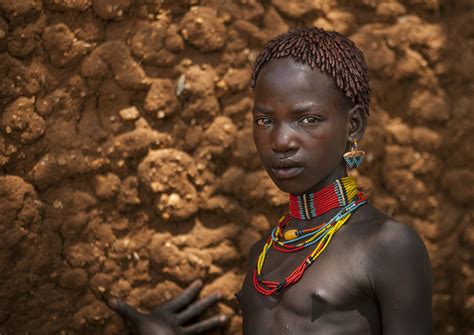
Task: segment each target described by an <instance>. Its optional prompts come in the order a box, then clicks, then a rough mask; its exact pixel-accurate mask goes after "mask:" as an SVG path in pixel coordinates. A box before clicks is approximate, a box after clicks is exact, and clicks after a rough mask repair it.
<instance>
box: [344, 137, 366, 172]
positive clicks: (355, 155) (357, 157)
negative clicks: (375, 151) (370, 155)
mask: <svg viewBox="0 0 474 335" xmlns="http://www.w3.org/2000/svg"><path fill="white" fill-rule="evenodd" d="M364 157H365V152H364V151H362V150H359V149H357V140H354V141H353V142H352V145H351V151H349V152H346V153H345V154H344V160H345V161H346V164H347V166H349V168H351V169H356V168H358V167H359V166H360V164H361V163H362V161H363V160H364Z"/></svg>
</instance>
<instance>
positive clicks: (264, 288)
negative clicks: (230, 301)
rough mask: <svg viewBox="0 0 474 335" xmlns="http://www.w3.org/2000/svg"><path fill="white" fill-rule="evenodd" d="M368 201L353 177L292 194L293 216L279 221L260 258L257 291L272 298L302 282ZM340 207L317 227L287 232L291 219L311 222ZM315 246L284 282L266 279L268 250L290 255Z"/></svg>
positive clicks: (256, 283)
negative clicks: (302, 278)
mask: <svg viewBox="0 0 474 335" xmlns="http://www.w3.org/2000/svg"><path fill="white" fill-rule="evenodd" d="M366 202H367V199H366V198H365V197H364V195H363V194H362V193H360V192H359V191H358V190H357V185H356V183H355V181H354V179H353V178H352V177H344V178H342V179H340V180H336V181H335V182H334V183H332V184H331V185H329V186H327V187H325V188H323V189H322V190H320V191H318V192H315V193H311V194H303V195H301V196H295V195H290V213H288V214H286V215H284V216H283V217H282V218H281V219H280V220H279V222H278V225H277V226H276V227H275V228H274V229H273V230H272V233H271V235H270V236H269V237H268V240H267V242H266V243H265V245H264V247H263V250H262V252H261V253H260V256H259V257H258V260H257V266H256V269H255V271H254V275H253V283H254V286H255V289H256V290H257V291H258V292H260V293H261V294H263V295H266V296H268V295H272V294H274V293H278V292H279V291H281V290H282V289H283V288H285V287H288V286H291V285H294V284H295V283H296V282H298V281H299V280H300V279H301V277H302V276H303V274H304V272H305V271H306V270H307V269H308V268H309V267H310V266H311V264H313V263H314V261H315V260H316V259H317V258H318V257H319V255H321V254H322V253H323V252H324V250H326V248H327V247H328V245H329V243H330V242H331V239H332V238H333V236H334V234H335V233H336V232H337V231H338V230H339V229H340V228H341V227H342V226H343V225H344V224H345V223H346V222H347V221H348V220H349V218H350V216H351V213H352V212H353V211H355V210H356V209H357V208H359V207H360V206H362V205H363V204H365V203H366ZM338 207H342V209H341V210H340V211H339V212H338V213H337V214H336V215H335V216H334V217H332V218H331V219H330V220H329V221H327V222H325V223H323V224H321V225H319V226H317V227H312V228H309V229H304V230H296V229H290V230H287V231H285V228H286V226H287V225H288V223H289V221H290V219H291V217H295V218H297V219H300V220H309V219H311V218H314V217H316V216H318V215H321V214H323V213H325V212H327V211H329V210H331V209H334V208H338ZM315 244H316V248H315V249H314V250H313V251H312V252H311V254H309V255H308V256H307V257H306V258H305V259H304V260H303V262H302V263H301V264H300V265H299V266H298V267H297V268H296V269H295V270H294V271H293V272H292V273H291V274H290V275H289V276H288V277H286V278H285V279H284V280H283V281H281V282H274V281H268V280H264V279H263V275H262V269H263V264H264V262H265V257H266V255H267V253H268V250H270V249H271V248H272V247H273V248H274V249H275V250H277V251H279V252H285V253H289V252H296V251H299V250H302V249H305V248H307V247H310V246H312V245H315Z"/></svg>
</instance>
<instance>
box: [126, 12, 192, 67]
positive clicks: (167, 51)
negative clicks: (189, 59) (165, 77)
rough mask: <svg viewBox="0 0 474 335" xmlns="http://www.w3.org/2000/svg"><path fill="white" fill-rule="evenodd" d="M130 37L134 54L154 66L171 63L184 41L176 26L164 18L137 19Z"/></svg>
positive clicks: (181, 48)
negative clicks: (154, 19) (152, 20)
mask: <svg viewBox="0 0 474 335" xmlns="http://www.w3.org/2000/svg"><path fill="white" fill-rule="evenodd" d="M134 30H135V33H134V34H133V35H132V37H131V39H130V48H131V50H132V52H133V54H134V55H136V56H137V57H138V58H139V59H141V60H142V61H143V62H144V63H145V64H149V65H156V66H169V65H172V64H173V63H174V62H175V61H176V58H177V54H178V53H179V52H180V51H181V50H183V49H184V41H183V39H182V37H181V36H180V35H179V33H178V27H177V26H176V25H175V24H170V23H169V21H168V20H167V19H166V18H163V19H162V20H159V21H154V22H148V21H139V22H137V24H136V27H135V29H134Z"/></svg>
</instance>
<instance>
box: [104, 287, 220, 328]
mask: <svg viewBox="0 0 474 335" xmlns="http://www.w3.org/2000/svg"><path fill="white" fill-rule="evenodd" d="M201 287H202V281H200V280H197V281H195V282H194V283H192V284H191V285H190V286H189V287H188V288H186V289H185V290H184V291H183V292H182V293H181V294H180V295H178V296H177V297H176V298H174V299H173V300H170V301H169V302H167V303H164V304H163V305H160V306H158V307H157V308H156V309H154V310H153V311H152V312H151V313H150V314H143V313H140V312H138V311H136V310H135V309H134V308H132V307H131V306H130V305H128V304H126V303H124V302H123V301H120V300H118V299H115V298H112V299H110V300H109V305H110V307H111V308H112V309H113V310H115V311H116V312H117V313H118V314H119V315H120V316H122V317H123V318H124V319H126V320H129V321H130V322H131V323H132V324H133V325H134V327H135V328H136V329H137V330H138V333H139V334H140V335H188V334H189V335H191V334H202V333H204V332H206V331H208V330H211V329H216V328H221V327H223V326H224V325H225V324H226V323H227V317H226V316H225V315H217V316H214V317H211V318H209V319H206V320H204V321H200V322H197V323H195V324H191V325H186V326H185V324H186V323H187V322H189V321H190V320H193V319H194V318H196V317H198V316H199V315H201V314H202V313H203V312H204V311H205V310H206V309H208V308H209V307H210V306H211V305H213V304H214V303H216V302H217V301H218V300H219V299H220V298H221V297H220V295H219V294H211V295H210V296H208V297H206V298H203V299H200V300H198V301H196V302H194V303H192V301H193V300H194V299H195V298H196V296H197V294H198V293H199V291H200V290H201Z"/></svg>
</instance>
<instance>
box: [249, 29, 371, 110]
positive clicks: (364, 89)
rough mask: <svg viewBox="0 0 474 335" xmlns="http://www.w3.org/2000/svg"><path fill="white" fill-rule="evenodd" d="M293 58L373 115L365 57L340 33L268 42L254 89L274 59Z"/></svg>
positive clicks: (293, 33)
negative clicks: (329, 80)
mask: <svg viewBox="0 0 474 335" xmlns="http://www.w3.org/2000/svg"><path fill="white" fill-rule="evenodd" d="M284 57H291V58H293V59H294V60H295V61H296V62H300V63H306V64H308V65H309V66H310V67H311V68H312V69H313V68H314V67H315V66H316V67H317V68H318V69H319V70H320V71H321V72H325V73H326V74H328V75H329V76H331V77H332V78H333V79H334V83H335V85H336V87H337V88H339V90H340V91H341V92H342V93H343V94H344V96H345V97H346V98H348V99H349V100H350V101H351V102H352V104H353V105H360V106H361V108H362V109H363V111H364V112H365V113H366V114H367V115H368V114H369V101H370V87H369V78H368V71H367V64H366V63H365V60H364V54H363V53H362V51H360V50H359V49H358V48H357V47H356V46H355V44H354V43H353V42H352V41H351V40H349V39H348V38H346V37H344V36H343V35H342V34H340V33H338V32H336V31H326V30H324V29H321V28H315V27H311V28H300V29H295V30H290V31H288V32H286V33H284V34H281V35H279V36H277V37H275V38H274V39H272V40H271V41H269V42H267V43H266V44H265V46H264V47H263V50H262V51H261V52H260V54H259V55H258V57H257V59H256V61H255V65H254V67H253V71H252V77H251V81H250V85H251V86H252V88H253V89H255V84H256V82H257V77H258V74H259V72H260V70H261V69H262V67H263V66H264V65H265V64H266V63H268V62H269V61H270V60H271V59H272V58H284Z"/></svg>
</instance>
